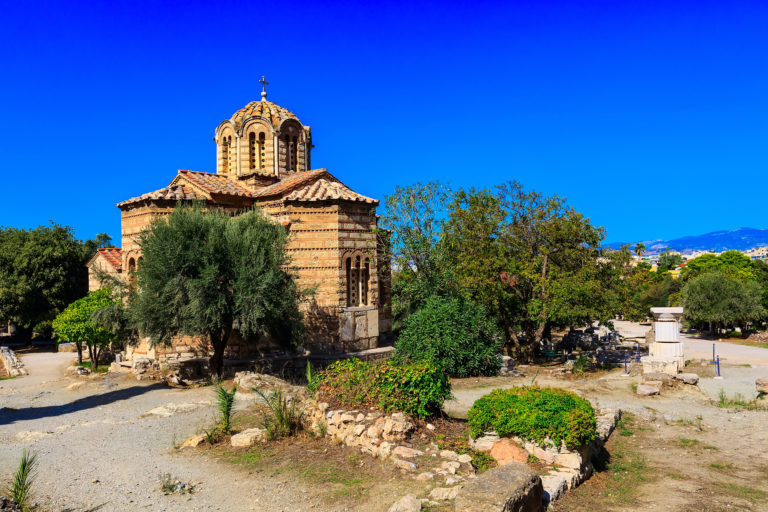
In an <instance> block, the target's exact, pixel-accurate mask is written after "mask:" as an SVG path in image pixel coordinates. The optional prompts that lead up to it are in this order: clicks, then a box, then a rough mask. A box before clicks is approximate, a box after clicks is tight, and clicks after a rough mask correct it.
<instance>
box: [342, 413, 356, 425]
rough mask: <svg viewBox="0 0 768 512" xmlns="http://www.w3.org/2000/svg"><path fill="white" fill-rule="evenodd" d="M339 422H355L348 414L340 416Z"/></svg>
mask: <svg viewBox="0 0 768 512" xmlns="http://www.w3.org/2000/svg"><path fill="white" fill-rule="evenodd" d="M340 421H341V423H352V422H353V421H355V417H354V416H352V415H351V414H349V413H344V414H342V415H341V418H340Z"/></svg>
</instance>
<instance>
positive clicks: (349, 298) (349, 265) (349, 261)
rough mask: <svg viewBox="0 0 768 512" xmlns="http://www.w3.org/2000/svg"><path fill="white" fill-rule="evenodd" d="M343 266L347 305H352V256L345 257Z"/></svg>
mask: <svg viewBox="0 0 768 512" xmlns="http://www.w3.org/2000/svg"><path fill="white" fill-rule="evenodd" d="M344 266H345V267H346V270H347V280H346V283H347V306H352V304H353V302H352V258H347V260H346V261H345V262H344Z"/></svg>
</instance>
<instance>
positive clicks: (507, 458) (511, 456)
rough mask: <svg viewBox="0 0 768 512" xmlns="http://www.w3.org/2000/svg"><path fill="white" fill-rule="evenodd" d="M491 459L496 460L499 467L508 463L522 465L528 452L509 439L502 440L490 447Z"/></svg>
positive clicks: (526, 458)
mask: <svg viewBox="0 0 768 512" xmlns="http://www.w3.org/2000/svg"><path fill="white" fill-rule="evenodd" d="M491 457H493V458H494V459H496V462H497V463H498V464H499V466H503V465H505V464H509V463H510V462H522V463H523V464H524V463H526V462H527V461H528V452H527V451H525V450H524V449H523V448H522V447H521V446H520V445H518V444H517V443H515V442H514V441H512V440H511V439H502V440H500V441H499V442H497V443H494V445H493V446H492V447H491Z"/></svg>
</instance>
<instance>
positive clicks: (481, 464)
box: [469, 450, 496, 473]
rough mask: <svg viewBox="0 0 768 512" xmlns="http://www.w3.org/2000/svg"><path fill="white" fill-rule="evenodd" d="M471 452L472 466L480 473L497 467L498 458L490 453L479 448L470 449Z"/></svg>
mask: <svg viewBox="0 0 768 512" xmlns="http://www.w3.org/2000/svg"><path fill="white" fill-rule="evenodd" d="M469 454H470V455H471V456H472V467H473V468H475V471H477V472H478V473H482V472H483V471H486V470H488V469H491V468H493V467H496V459H494V458H493V457H491V455H490V454H488V453H485V452H481V451H478V450H470V451H469Z"/></svg>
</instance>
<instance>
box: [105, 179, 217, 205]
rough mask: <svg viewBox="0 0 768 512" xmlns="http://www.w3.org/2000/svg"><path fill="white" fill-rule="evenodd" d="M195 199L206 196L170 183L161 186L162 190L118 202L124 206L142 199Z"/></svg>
mask: <svg viewBox="0 0 768 512" xmlns="http://www.w3.org/2000/svg"><path fill="white" fill-rule="evenodd" d="M193 199H205V197H202V196H200V195H198V194H195V192H194V191H193V190H190V189H189V188H187V187H185V186H183V185H168V186H167V187H165V188H161V189H160V190H155V191H154V192H148V193H146V194H143V195H140V196H138V197H132V198H130V199H128V200H127V201H123V202H121V203H117V207H118V208H122V207H123V206H128V205H129V204H133V203H138V202H141V201H152V200H154V201H160V200H166V201H188V200H193Z"/></svg>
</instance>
